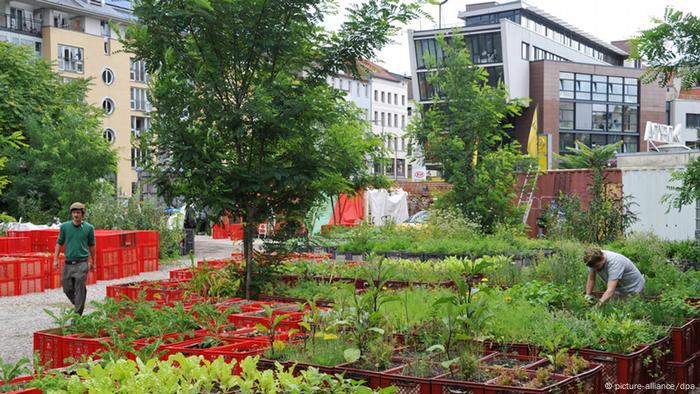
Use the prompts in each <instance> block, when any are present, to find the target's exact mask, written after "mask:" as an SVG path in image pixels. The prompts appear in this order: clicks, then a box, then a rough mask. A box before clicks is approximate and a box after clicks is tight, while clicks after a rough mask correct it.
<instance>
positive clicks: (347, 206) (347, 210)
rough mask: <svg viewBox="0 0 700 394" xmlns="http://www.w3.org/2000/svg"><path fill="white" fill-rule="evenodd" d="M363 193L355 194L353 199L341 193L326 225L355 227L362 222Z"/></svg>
mask: <svg viewBox="0 0 700 394" xmlns="http://www.w3.org/2000/svg"><path fill="white" fill-rule="evenodd" d="M363 198H364V196H363V192H359V193H357V194H356V195H355V196H354V197H348V196H347V195H346V194H345V193H341V194H340V197H339V198H338V201H336V202H335V206H334V207H333V214H332V215H331V218H330V220H329V221H328V224H340V225H355V224H358V223H361V222H362V221H363V220H364V217H365V212H364V208H363V206H362V205H363V204H362V202H363Z"/></svg>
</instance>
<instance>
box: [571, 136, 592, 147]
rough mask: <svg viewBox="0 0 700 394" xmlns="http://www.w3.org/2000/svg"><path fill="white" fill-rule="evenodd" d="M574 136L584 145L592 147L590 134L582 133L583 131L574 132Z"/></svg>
mask: <svg viewBox="0 0 700 394" xmlns="http://www.w3.org/2000/svg"><path fill="white" fill-rule="evenodd" d="M574 138H575V139H576V141H579V142H582V143H583V144H584V145H586V146H588V147H590V146H591V135H590V134H582V133H577V134H574Z"/></svg>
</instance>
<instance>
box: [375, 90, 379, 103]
mask: <svg viewBox="0 0 700 394" xmlns="http://www.w3.org/2000/svg"><path fill="white" fill-rule="evenodd" d="M374 101H379V92H378V91H376V90H375V91H374Z"/></svg>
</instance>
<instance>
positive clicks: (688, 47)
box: [632, 7, 700, 210]
mask: <svg viewBox="0 0 700 394" xmlns="http://www.w3.org/2000/svg"><path fill="white" fill-rule="evenodd" d="M654 23H655V24H656V25H655V26H654V27H652V28H650V29H647V30H642V31H641V32H640V34H639V35H638V36H637V37H636V38H634V39H633V40H632V43H633V53H632V56H633V57H635V58H637V59H641V60H643V61H644V62H645V64H646V65H647V71H646V72H645V79H646V80H648V81H649V82H654V81H658V82H659V83H660V84H662V85H670V84H672V83H673V80H674V79H675V78H680V79H681V85H682V87H684V88H689V87H692V86H698V85H700V18H699V17H698V16H696V15H693V14H692V13H687V14H684V13H683V12H682V11H679V10H675V9H673V8H671V7H667V8H666V11H665V12H664V16H663V18H662V19H658V18H655V19H654ZM671 180H672V182H673V183H674V184H672V185H671V186H669V191H670V192H669V193H668V194H666V195H665V196H664V197H663V199H662V202H663V203H667V204H668V205H669V207H673V208H677V209H679V210H680V209H681V208H682V207H683V206H685V205H688V204H691V203H694V202H695V200H697V199H698V198H700V161H698V160H697V159H694V160H691V161H690V162H689V163H688V168H687V169H686V170H682V171H676V172H674V173H673V175H672V178H671Z"/></svg>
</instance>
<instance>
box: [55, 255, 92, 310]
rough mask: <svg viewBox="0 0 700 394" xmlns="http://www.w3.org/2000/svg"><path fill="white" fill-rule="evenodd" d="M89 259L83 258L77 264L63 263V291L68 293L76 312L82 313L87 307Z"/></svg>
mask: <svg viewBox="0 0 700 394" xmlns="http://www.w3.org/2000/svg"><path fill="white" fill-rule="evenodd" d="M89 269H90V268H89V267H88V262H87V259H85V260H81V261H80V262H78V263H75V264H69V263H68V262H66V263H65V264H64V265H63V273H62V275H61V285H62V286H63V292H64V293H66V296H68V299H69V300H70V302H71V303H72V304H73V305H74V306H75V313H77V314H79V315H82V314H83V309H85V298H86V297H87V288H86V287H85V282H87V276H88V271H89Z"/></svg>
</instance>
